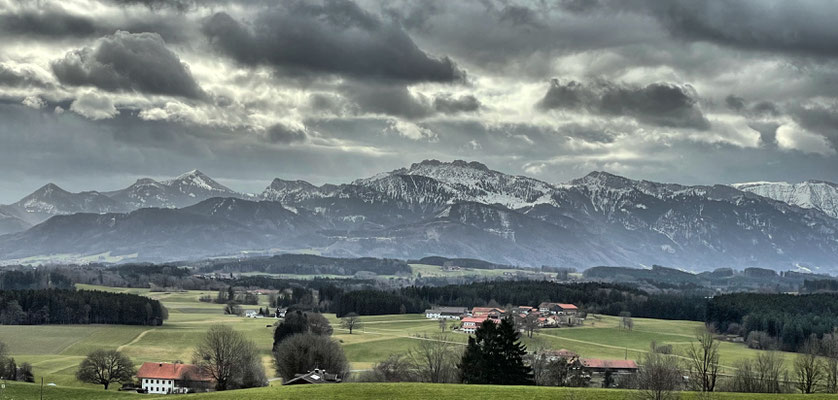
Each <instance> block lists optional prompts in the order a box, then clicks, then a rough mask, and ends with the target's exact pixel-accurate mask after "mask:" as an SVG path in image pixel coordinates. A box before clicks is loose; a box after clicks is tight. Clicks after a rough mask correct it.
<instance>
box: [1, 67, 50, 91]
mask: <svg viewBox="0 0 838 400" xmlns="http://www.w3.org/2000/svg"><path fill="white" fill-rule="evenodd" d="M0 86H13V87H39V88H46V87H50V86H52V85H51V84H50V83H49V82H45V81H44V80H43V79H41V78H40V77H38V76H37V75H35V74H34V73H33V72H32V71H29V70H21V71H15V70H12V69H11V68H9V67H7V66H5V65H3V64H0Z"/></svg>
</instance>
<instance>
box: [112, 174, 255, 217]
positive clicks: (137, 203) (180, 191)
mask: <svg viewBox="0 0 838 400" xmlns="http://www.w3.org/2000/svg"><path fill="white" fill-rule="evenodd" d="M106 194H107V195H108V196H110V197H111V198H112V199H113V200H115V201H116V202H118V203H119V204H123V205H124V206H125V207H127V208H128V209H130V210H135V209H138V208H148V207H161V208H180V207H186V206H190V205H192V204H196V203H198V202H200V201H203V200H206V199H209V198H211V197H243V196H244V195H242V194H240V193H237V192H235V191H233V190H231V189H230V188H228V187H226V186H224V185H222V184H220V183H218V182H216V181H214V180H213V179H212V178H210V177H208V176H206V175H204V174H203V173H202V172H201V171H198V170H193V171H189V172H187V173H185V174H183V175H180V176H178V177H177V178H174V179H170V180H167V181H159V182H158V181H155V180H154V179H149V178H144V179H140V180H137V182H135V183H134V184H133V185H131V186H129V187H127V188H125V189H122V190H117V191H115V192H108V193H106Z"/></svg>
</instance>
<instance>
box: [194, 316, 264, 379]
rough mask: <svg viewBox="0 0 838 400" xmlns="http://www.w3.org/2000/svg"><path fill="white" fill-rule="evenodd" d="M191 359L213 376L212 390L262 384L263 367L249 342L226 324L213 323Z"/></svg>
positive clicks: (254, 347) (254, 348)
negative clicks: (213, 388)
mask: <svg viewBox="0 0 838 400" xmlns="http://www.w3.org/2000/svg"><path fill="white" fill-rule="evenodd" d="M192 358H193V362H194V363H195V364H197V365H198V366H199V367H201V369H202V370H204V371H205V372H206V373H207V374H209V375H210V376H212V377H213V379H215V382H216V383H215V388H216V390H227V389H235V388H242V387H251V386H264V385H265V384H266V382H264V381H262V382H258V381H259V379H260V378H259V376H260V375H261V376H264V368H263V367H262V364H261V362H256V361H258V360H259V355H258V353H257V352H256V346H255V345H254V344H253V342H251V341H249V340H247V339H245V337H244V335H242V334H241V333H240V332H236V331H235V330H233V328H231V327H229V326H227V325H214V326H212V327H210V329H209V331H207V334H206V336H204V338H203V340H201V342H199V343H198V346H197V347H196V348H195V352H194V353H193V355H192Z"/></svg>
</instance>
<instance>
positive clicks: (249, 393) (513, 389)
mask: <svg viewBox="0 0 838 400" xmlns="http://www.w3.org/2000/svg"><path fill="white" fill-rule="evenodd" d="M39 390H40V388H39V386H38V385H34V384H25V383H10V384H7V387H6V389H5V390H0V399H37V398H38V396H39V395H40V392H39ZM43 395H44V396H43V398H44V399H45V400H59V399H60V400H76V399H79V400H82V399H84V400H87V399H90V400H100V399H126V398H129V399H130V398H135V399H140V398H141V399H156V400H161V399H171V398H172V396H171V395H169V396H165V395H164V396H151V395H138V394H135V393H121V392H113V391H110V392H105V391H103V390H95V389H84V388H63V387H45V388H44V393H43ZM176 397H177V398H179V399H180V398H183V399H201V400H203V399H206V400H239V399H249V400H268V399H271V400H272V399H284V400H297V399H299V400H312V399H335V400H344V399H345V400H356V399H396V400H400V399H401V400H418V399H466V398H478V399H503V400H518V399H520V400H529V399H544V400H547V399H551V400H554V399H559V400H562V399H564V400H623V399H625V400H629V399H636V398H637V397H636V393H635V392H633V391H630V390H616V389H576V388H554V387H534V386H491V385H441V384H430V383H341V384H337V385H304V386H285V387H281V386H272V387H267V388H259V389H246V390H234V391H229V392H216V393H205V394H190V395H180V396H176ZM679 398H680V399H683V400H691V399H695V400H703V399H707V398H708V397H702V396H701V395H700V394H698V393H691V392H683V393H680V397H679ZM709 398H712V399H714V400H758V399H769V400H771V399H776V400H781V399H782V400H784V399H789V400H799V399H812V400H818V399H834V398H835V395H826V394H821V395H818V394H809V395H802V394H777V395H766V394H756V393H713V395H712V397H709Z"/></svg>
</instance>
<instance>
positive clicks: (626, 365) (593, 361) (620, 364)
mask: <svg viewBox="0 0 838 400" xmlns="http://www.w3.org/2000/svg"><path fill="white" fill-rule="evenodd" d="M579 362H580V363H581V364H582V366H583V367H585V368H611V369H637V363H635V362H634V360H600V359H597V358H580V359H579Z"/></svg>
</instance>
